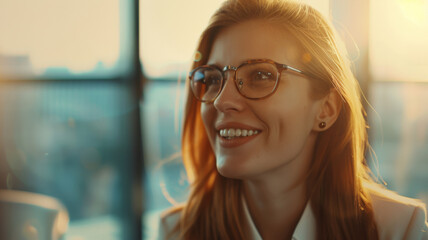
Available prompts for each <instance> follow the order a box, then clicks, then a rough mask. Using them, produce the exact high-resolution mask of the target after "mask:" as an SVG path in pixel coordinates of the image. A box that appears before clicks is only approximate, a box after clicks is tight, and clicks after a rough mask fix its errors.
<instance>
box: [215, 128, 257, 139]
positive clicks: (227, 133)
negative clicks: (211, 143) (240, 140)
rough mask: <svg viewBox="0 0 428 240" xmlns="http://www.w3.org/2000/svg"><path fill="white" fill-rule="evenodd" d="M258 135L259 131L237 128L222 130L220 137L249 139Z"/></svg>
mask: <svg viewBox="0 0 428 240" xmlns="http://www.w3.org/2000/svg"><path fill="white" fill-rule="evenodd" d="M258 133H259V131H257V130H247V129H235V128H228V129H221V130H220V136H222V137H225V138H229V139H230V138H234V137H249V136H253V135H256V134H258Z"/></svg>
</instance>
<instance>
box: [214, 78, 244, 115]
mask: <svg viewBox="0 0 428 240" xmlns="http://www.w3.org/2000/svg"><path fill="white" fill-rule="evenodd" d="M234 77H235V72H234V71H227V72H225V73H224V82H223V87H222V89H221V91H220V94H219V95H218V96H217V98H216V99H215V100H214V107H215V108H217V109H218V110H220V111H228V110H235V111H236V110H237V111H239V110H241V109H242V107H243V104H242V100H243V98H244V97H243V96H241V94H240V93H239V91H238V89H237V86H236V83H235V79H234Z"/></svg>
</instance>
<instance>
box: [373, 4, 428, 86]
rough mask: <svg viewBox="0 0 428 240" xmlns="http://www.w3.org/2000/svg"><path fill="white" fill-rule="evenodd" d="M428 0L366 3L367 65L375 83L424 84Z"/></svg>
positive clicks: (427, 64) (427, 55)
mask: <svg viewBox="0 0 428 240" xmlns="http://www.w3.org/2000/svg"><path fill="white" fill-rule="evenodd" d="M427 42H428V1H426V0H414V1H408V0H395V1H390V0H372V1H370V64H371V69H372V75H373V77H374V80H376V81H428V75H427V74H426V71H427V69H428V48H427Z"/></svg>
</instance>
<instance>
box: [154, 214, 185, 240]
mask: <svg viewBox="0 0 428 240" xmlns="http://www.w3.org/2000/svg"><path fill="white" fill-rule="evenodd" d="M182 210H183V206H181V205H180V206H175V207H171V208H169V209H166V210H165V211H163V212H162V213H161V215H160V223H159V232H158V239H159V240H163V239H166V238H167V237H168V239H178V236H177V235H176V234H175V235H174V234H172V235H171V236H168V235H169V233H171V231H172V230H173V229H174V228H175V227H176V225H177V224H178V222H179V220H180V216H181V212H182Z"/></svg>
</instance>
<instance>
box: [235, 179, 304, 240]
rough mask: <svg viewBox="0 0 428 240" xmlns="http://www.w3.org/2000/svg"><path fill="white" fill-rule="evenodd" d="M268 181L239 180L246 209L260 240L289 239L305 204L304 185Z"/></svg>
mask: <svg viewBox="0 0 428 240" xmlns="http://www.w3.org/2000/svg"><path fill="white" fill-rule="evenodd" d="M269 182H270V181H260V180H244V181H243V184H244V197H245V200H246V203H247V205H248V210H249V212H250V215H251V217H252V219H253V222H254V224H255V226H256V227H257V230H258V232H259V233H260V235H261V236H262V238H263V239H265V240H269V239H291V237H292V235H293V232H294V229H295V228H296V226H297V223H298V222H299V220H300V217H301V215H302V213H303V211H304V209H305V207H306V204H307V200H308V199H307V196H306V187H305V184H304V182H300V183H299V184H293V185H289V186H287V184H284V183H282V184H281V186H275V184H270V183H269Z"/></svg>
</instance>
